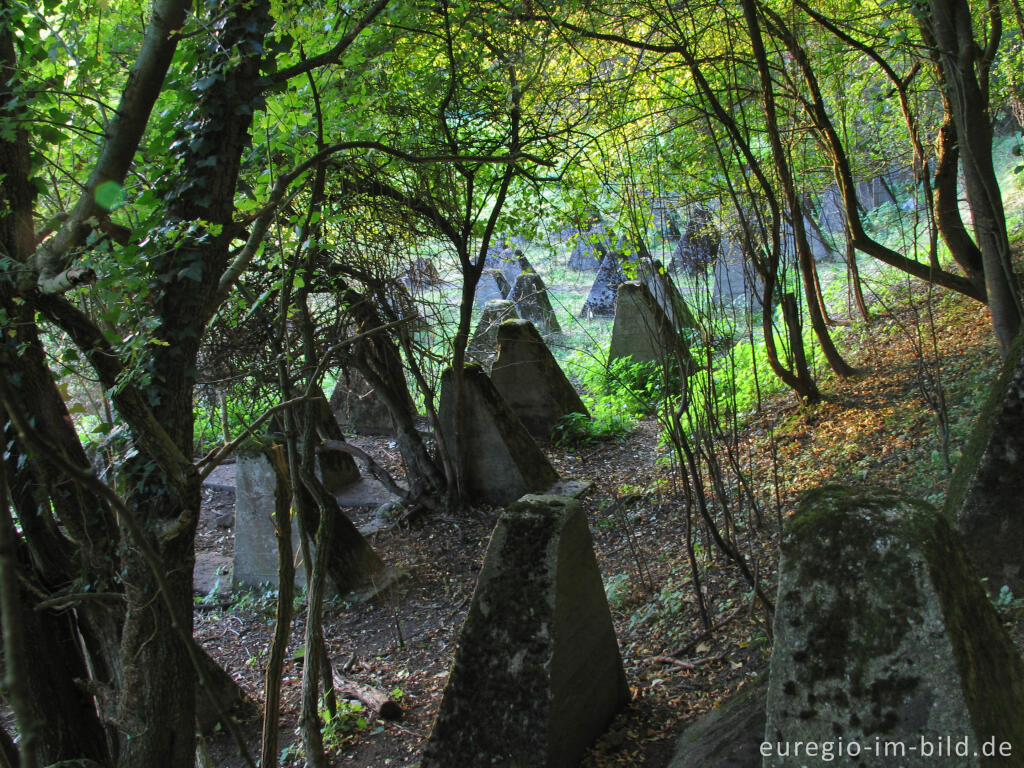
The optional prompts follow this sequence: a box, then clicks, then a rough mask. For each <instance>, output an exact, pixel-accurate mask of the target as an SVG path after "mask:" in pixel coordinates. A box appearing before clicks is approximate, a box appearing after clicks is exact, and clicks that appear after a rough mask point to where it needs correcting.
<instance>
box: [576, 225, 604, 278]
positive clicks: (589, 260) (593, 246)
mask: <svg viewBox="0 0 1024 768" xmlns="http://www.w3.org/2000/svg"><path fill="white" fill-rule="evenodd" d="M614 241H615V236H614V235H613V234H612V233H611V232H610V231H609V230H608V226H607V225H606V224H605V223H604V222H602V221H594V222H592V223H591V225H590V226H589V227H587V228H586V229H584V230H583V231H581V232H580V233H579V235H578V236H577V239H576V245H575V246H574V247H573V250H572V253H571V254H570V255H569V263H568V267H569V269H574V270H576V271H577V272H586V271H589V270H594V269H597V268H598V267H599V266H600V265H601V261H602V259H604V257H605V256H607V255H608V253H609V252H610V251H611V250H613V249H614V245H613V243H614Z"/></svg>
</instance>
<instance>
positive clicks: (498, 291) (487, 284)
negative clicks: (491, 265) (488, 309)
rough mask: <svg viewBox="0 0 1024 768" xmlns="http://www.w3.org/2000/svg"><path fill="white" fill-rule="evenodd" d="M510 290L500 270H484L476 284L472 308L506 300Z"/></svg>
mask: <svg viewBox="0 0 1024 768" xmlns="http://www.w3.org/2000/svg"><path fill="white" fill-rule="evenodd" d="M510 290H511V288H510V286H509V284H508V281H507V280H506V279H505V276H504V275H503V274H502V273H501V270H500V269H485V270H484V271H483V272H482V273H481V275H480V281H479V282H478V283H477V284H476V293H474V294H473V306H475V307H481V306H486V305H487V304H489V303H490V302H492V301H503V300H505V299H507V298H508V292H509V291H510Z"/></svg>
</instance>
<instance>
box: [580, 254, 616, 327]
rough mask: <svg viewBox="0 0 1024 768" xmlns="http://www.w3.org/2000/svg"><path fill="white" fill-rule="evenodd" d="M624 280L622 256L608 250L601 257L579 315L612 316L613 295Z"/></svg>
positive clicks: (613, 312)
mask: <svg viewBox="0 0 1024 768" xmlns="http://www.w3.org/2000/svg"><path fill="white" fill-rule="evenodd" d="M625 281H626V273H625V272H623V271H622V257H621V256H619V254H617V253H614V252H609V253H606V254H605V255H604V257H603V258H602V259H601V264H600V266H599V267H598V270H597V274H596V275H595V276H594V284H593V285H591V286H590V293H588V294H587V300H586V301H585V302H583V309H581V310H580V317H587V318H594V317H614V316H615V297H616V295H617V294H618V291H619V285H621V284H622V283H624V282H625Z"/></svg>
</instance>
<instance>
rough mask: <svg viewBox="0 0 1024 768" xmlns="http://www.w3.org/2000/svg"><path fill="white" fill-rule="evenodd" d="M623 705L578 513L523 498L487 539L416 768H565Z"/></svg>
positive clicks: (614, 650) (558, 502)
mask: <svg viewBox="0 0 1024 768" xmlns="http://www.w3.org/2000/svg"><path fill="white" fill-rule="evenodd" d="M627 698H628V687H627V685H626V678H625V675H624V673H623V669H622V659H621V657H620V655H619V647H618V643H617V641H616V638H615V632H614V630H613V628H612V622H611V614H610V613H609V611H608V603H607V601H606V600H605V594H604V588H603V587H602V584H601V575H600V573H599V571H598V568H597V561H596V559H595V557H594V550H593V542H592V540H591V538H590V531H589V530H588V529H587V523H586V516H585V514H584V512H583V510H582V508H581V506H580V505H579V503H578V502H577V501H575V500H573V499H568V498H564V497H560V496H525V497H523V498H522V499H520V500H519V501H517V502H516V503H515V504H513V505H512V506H510V507H509V509H508V511H507V512H506V513H505V514H504V515H502V517H501V519H500V520H499V521H498V524H497V526H496V527H495V529H494V533H493V534H492V535H491V541H490V544H489V545H488V547H487V554H486V556H485V558H484V565H483V568H482V569H481V571H480V577H479V579H478V580H477V586H476V590H475V591H474V593H473V601H472V603H471V605H470V608H469V613H468V614H467V616H466V622H465V624H464V625H463V627H462V632H461V634H460V636H459V645H458V649H457V650H456V653H455V662H454V664H453V666H452V670H451V674H450V675H449V678H448V684H447V686H446V687H445V691H444V697H443V699H442V701H441V707H440V711H439V713H438V716H437V720H436V722H435V723H434V728H433V731H432V732H431V734H430V739H429V740H428V742H427V746H426V750H425V752H424V756H423V761H422V763H421V768H454V766H460V768H461V767H463V766H464V767H465V768H470V767H475V766H503V767H504V768H572V767H573V766H576V765H578V764H579V762H580V760H581V758H582V757H583V753H584V751H585V750H586V749H587V747H588V746H589V745H590V744H591V743H592V742H593V741H594V740H595V739H596V738H597V737H598V736H599V735H600V734H601V733H603V732H604V730H605V729H606V728H607V726H608V724H609V723H610V722H611V720H612V718H613V717H614V716H615V713H616V712H618V710H619V709H620V708H621V707H622V706H623V705H624V704H625V702H626V700H627Z"/></svg>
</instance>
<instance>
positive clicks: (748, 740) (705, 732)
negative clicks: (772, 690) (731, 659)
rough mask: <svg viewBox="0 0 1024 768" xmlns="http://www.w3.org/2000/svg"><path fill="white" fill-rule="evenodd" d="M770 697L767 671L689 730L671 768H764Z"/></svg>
mask: <svg viewBox="0 0 1024 768" xmlns="http://www.w3.org/2000/svg"><path fill="white" fill-rule="evenodd" d="M767 697H768V673H767V671H765V672H764V673H763V674H762V675H761V676H760V677H758V678H757V679H756V680H754V681H752V682H748V683H747V684H746V685H744V686H743V688H741V689H740V690H738V691H737V692H736V693H734V694H733V695H732V696H730V697H729V698H728V699H726V700H725V701H723V702H722V703H721V704H719V705H718V706H717V707H715V708H714V709H713V710H711V711H710V712H708V713H707V714H706V715H704V716H703V717H700V718H698V719H697V720H696V721H695V722H693V723H692V724H691V725H690V726H689V727H687V729H686V730H685V731H683V732H682V734H681V735H680V736H679V742H678V743H677V744H676V752H675V755H673V757H672V762H670V763H669V765H668V768H761V751H760V748H761V742H762V741H763V740H764V727H765V711H764V708H765V701H766V699H767Z"/></svg>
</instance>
